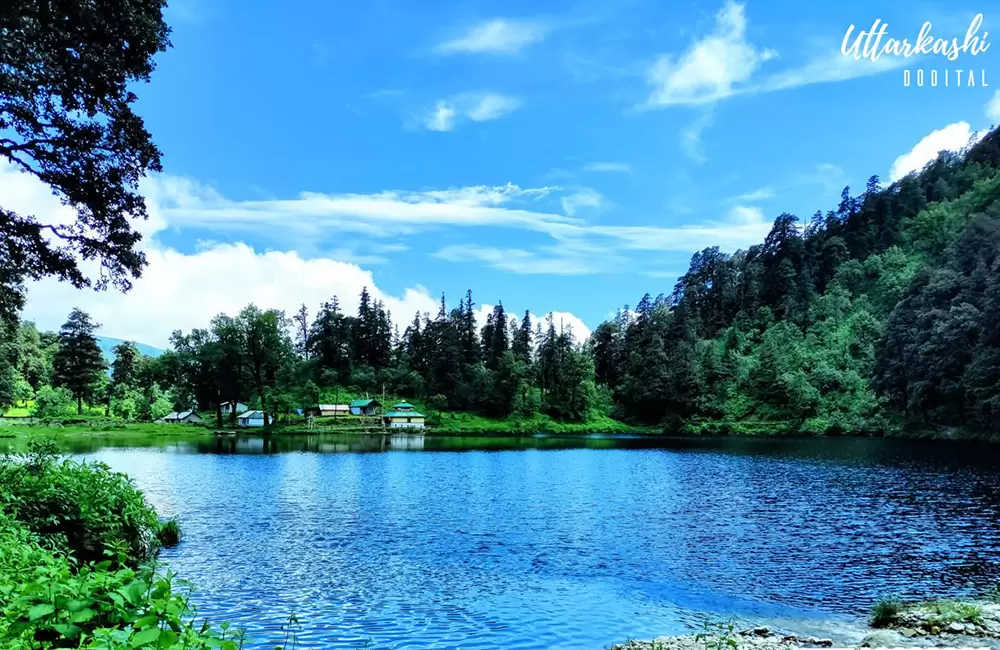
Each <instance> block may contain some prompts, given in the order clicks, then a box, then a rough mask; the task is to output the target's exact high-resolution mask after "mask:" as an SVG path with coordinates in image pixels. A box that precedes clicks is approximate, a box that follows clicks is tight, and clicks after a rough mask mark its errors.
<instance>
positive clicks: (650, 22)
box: [0, 0, 1000, 346]
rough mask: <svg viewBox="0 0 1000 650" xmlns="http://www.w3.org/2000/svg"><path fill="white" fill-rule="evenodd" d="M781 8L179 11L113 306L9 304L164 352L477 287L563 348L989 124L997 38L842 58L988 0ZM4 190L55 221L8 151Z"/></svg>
mask: <svg viewBox="0 0 1000 650" xmlns="http://www.w3.org/2000/svg"><path fill="white" fill-rule="evenodd" d="M794 4H795V5H796V6H795V7H794V8H791V7H792V3H788V2H786V1H782V2H778V1H776V0H749V1H747V2H746V3H737V2H718V1H709V2H670V3H666V2H662V1H661V0H582V1H563V0H553V1H551V2H546V3H537V2H526V1H522V0H515V1H507V2H474V1H463V2H433V3H431V2H414V1H409V2H406V1H403V0H372V1H371V2H361V3H358V2H354V3H347V2H329V1H326V0H304V1H303V2H296V3H286V2H277V1H275V2H270V1H262V0H253V1H250V2H236V1H229V0H174V1H173V2H171V4H170V6H169V7H168V9H167V12H166V18H167V21H168V22H169V24H170V25H171V27H172V29H173V33H172V36H171V40H172V43H173V47H172V48H171V49H170V50H169V51H167V52H166V53H164V54H162V55H159V56H158V58H157V69H156V71H155V72H154V74H153V76H152V80H151V82H150V83H149V84H144V85H140V86H137V87H136V92H137V94H138V95H139V101H138V102H137V105H136V106H137V111H138V112H139V114H140V115H142V116H143V118H144V119H145V121H146V125H147V128H148V129H149V130H150V132H151V133H152V134H153V138H154V141H155V142H156V144H157V145H158V146H159V147H160V149H161V150H162V152H163V173H162V174H156V175H152V176H150V177H148V178H146V179H145V180H144V181H143V183H142V186H141V189H142V191H143V193H144V194H145V196H146V199H147V204H148V206H149V211H150V215H151V216H150V219H149V221H147V222H145V223H143V224H141V227H140V229H141V230H142V232H143V233H144V240H143V243H142V247H143V249H144V250H145V252H146V254H147V256H148V258H149V261H150V264H149V267H148V268H147V269H146V270H145V272H144V274H143V277H142V278H141V279H140V280H138V281H136V283H135V286H134V288H133V289H132V291H131V292H130V293H129V294H127V295H122V294H119V293H115V292H103V293H96V292H91V291H82V292H81V291H76V290H74V289H72V287H70V286H68V285H65V284H59V283H56V282H54V281H51V280H45V281H42V282H40V283H38V284H36V285H32V286H31V288H30V290H29V299H28V305H27V307H26V310H25V313H24V317H25V318H26V319H33V320H35V321H36V322H37V323H38V325H39V326H40V327H42V328H45V329H55V328H58V327H59V325H60V324H61V323H62V322H63V321H64V320H65V317H66V315H67V313H68V312H69V311H70V309H71V308H72V307H74V306H78V307H80V308H82V309H85V310H87V311H89V312H90V313H91V314H92V315H93V316H94V318H95V319H96V320H97V321H99V322H101V323H102V324H103V327H102V329H101V333H103V334H105V335H107V336H114V337H118V338H123V339H133V340H137V341H140V342H143V343H147V344H150V345H155V346H165V345H166V343H167V341H168V339H169V336H170V333H171V331H173V330H175V329H181V330H185V331H187V330H190V329H191V328H194V327H205V326H207V324H208V321H209V320H210V319H211V317H212V316H214V315H215V314H217V313H220V312H226V313H235V312H236V311H238V310H239V309H240V308H241V307H242V306H243V305H245V304H247V303H250V302H253V303H255V304H257V305H258V306H260V307H264V308H268V307H275V308H280V309H285V310H286V311H288V312H289V313H291V312H293V311H295V309H296V308H297V307H298V305H299V304H302V303H304V304H306V305H307V306H308V307H309V308H310V310H312V311H315V308H316V307H317V306H318V305H319V304H320V303H321V302H323V301H325V300H328V299H330V298H331V297H332V296H333V295H338V296H339V298H340V301H341V304H342V305H343V306H344V307H345V309H347V310H348V311H351V310H353V309H355V308H356V305H357V294H358V293H359V292H360V290H361V288H362V287H363V286H367V287H368V289H369V291H370V292H372V293H373V294H374V295H375V296H376V297H377V298H378V299H381V300H383V301H384V302H385V304H386V306H387V307H388V308H389V309H390V310H391V311H392V315H393V319H394V322H397V323H399V324H400V327H401V328H403V327H405V325H406V324H407V323H409V322H410V321H412V320H413V316H414V314H415V313H416V312H417V311H430V312H431V314H432V316H433V314H434V313H436V312H437V305H438V302H439V300H440V296H441V294H442V293H444V294H446V295H447V298H448V301H449V307H450V306H454V305H457V303H458V300H459V298H460V297H462V296H463V295H464V293H465V291H466V290H467V289H471V290H472V292H473V298H474V300H475V302H476V303H477V308H479V309H480V310H481V311H483V312H485V310H488V309H490V308H492V306H493V305H495V304H496V303H497V302H498V301H501V300H502V301H503V304H504V307H505V309H506V310H507V311H508V312H516V313H523V312H524V311H525V310H530V312H531V313H532V314H533V315H535V316H536V317H541V316H543V315H544V314H546V313H549V312H554V313H555V319H556V320H557V322H558V323H561V324H562V325H563V326H564V327H565V326H569V327H572V329H573V332H574V334H576V336H577V338H583V337H585V336H586V335H587V334H588V333H589V331H590V330H591V329H593V328H595V327H596V326H597V325H598V324H599V323H600V322H601V321H602V320H604V319H605V318H607V317H608V316H609V315H611V314H613V313H614V311H615V310H616V309H617V308H619V307H621V306H623V305H635V304H636V303H637V302H638V301H639V299H640V298H641V297H642V295H643V294H644V293H647V292H649V293H650V294H652V295H654V296H655V295H656V294H658V293H669V292H670V291H671V289H672V287H673V284H674V282H675V281H676V279H677V277H678V276H679V275H681V274H683V273H684V272H685V270H686V269H687V266H688V262H689V260H690V258H691V255H692V254H693V253H694V252H696V251H698V250H700V249H702V248H704V247H707V246H713V245H718V246H719V247H721V248H722V249H723V250H725V251H727V252H733V251H735V250H737V249H739V248H746V247H748V246H750V245H752V244H754V243H758V242H760V241H762V240H763V238H764V237H765V236H766V234H767V232H768V230H769V229H770V224H771V222H772V221H773V220H774V218H775V217H777V216H778V215H779V214H781V213H782V212H791V213H793V214H796V215H798V216H799V217H801V218H803V219H808V218H809V216H810V215H811V214H812V213H813V212H815V211H816V210H817V209H822V210H827V209H830V208H834V207H836V205H837V203H838V201H839V196H840V192H841V190H842V189H843V188H844V186H846V185H850V186H851V187H853V188H857V190H858V191H859V190H860V189H861V188H863V187H864V184H865V181H866V180H867V179H868V177H869V176H871V175H873V174H875V175H878V176H879V177H880V178H882V179H883V180H884V181H886V182H888V181H891V180H894V179H896V178H899V177H900V176H902V175H904V174H905V173H907V172H908V171H911V170H914V169H919V168H921V167H922V166H923V165H924V164H925V163H926V162H927V161H929V160H930V159H932V158H933V157H934V156H935V154H936V153H937V152H938V151H940V150H942V149H958V148H961V147H962V146H963V145H965V144H967V143H968V142H969V140H970V138H974V137H976V135H977V134H981V133H982V132H984V130H985V129H988V128H989V127H990V126H991V125H992V124H996V123H1000V65H998V63H997V62H998V61H1000V46H998V47H994V48H992V49H988V50H986V51H984V52H981V53H980V54H978V55H974V56H973V55H971V54H969V53H963V54H962V55H961V56H959V57H958V58H957V60H954V61H950V60H948V59H947V58H945V57H943V56H938V55H934V54H924V55H919V56H911V57H902V56H893V55H891V54H889V55H885V56H881V57H878V58H877V59H876V60H871V59H870V58H861V59H860V60H857V59H855V58H853V57H851V56H845V55H844V54H842V52H841V45H842V42H843V40H844V37H845V32H846V31H847V29H848V27H849V26H851V25H852V24H853V25H856V31H855V34H856V33H857V30H862V29H869V28H870V27H871V25H872V23H873V22H874V21H875V20H876V19H880V20H881V21H883V22H884V23H887V24H888V31H887V34H886V36H887V37H888V36H891V37H894V38H900V39H901V38H907V39H910V40H911V41H912V40H915V39H916V38H917V34H918V32H919V30H920V28H921V25H923V24H924V22H925V21H930V22H931V23H932V31H931V33H932V34H933V36H934V37H942V38H947V39H951V38H954V37H958V38H959V40H960V41H961V40H962V39H964V37H965V34H966V31H967V30H968V29H969V26H970V23H971V22H972V20H973V18H974V16H975V15H976V14H977V13H979V12H984V13H985V15H984V22H983V24H982V26H981V28H980V30H979V32H978V35H979V36H980V37H983V36H984V33H988V32H989V31H990V29H991V28H992V27H993V24H992V21H993V20H994V19H996V18H997V16H1000V14H997V15H996V16H994V15H990V14H989V13H988V12H987V11H986V10H987V9H988V7H987V3H984V2H982V0H978V1H974V2H970V3H968V4H967V3H966V0H957V1H952V2H927V3H924V2H919V1H918V2H913V1H912V0H908V1H906V2H886V1H876V2H872V1H871V0H865V1H861V0H838V1H837V2H827V1H823V2H819V1H818V2H812V3H794ZM986 38H987V39H988V38H989V36H986ZM998 40H1000V34H998ZM917 70H924V71H925V72H924V74H926V75H929V74H930V71H931V70H935V71H936V73H935V74H937V75H939V78H943V76H944V74H945V72H946V71H947V72H948V73H949V75H950V77H949V79H950V83H949V87H943V86H942V85H940V84H939V85H938V86H936V87H930V86H929V84H927V83H925V85H924V86H923V87H917V86H916V84H915V83H914V82H913V80H914V77H913V75H915V74H916V71H917ZM957 70H963V71H965V72H963V76H962V80H963V83H962V85H961V86H958V85H956V83H955V79H954V76H955V74H956V71H957ZM970 70H971V71H972V72H973V73H974V79H975V82H976V85H975V86H974V87H973V86H968V85H967V83H968V82H967V75H968V74H969V71H970ZM904 74H909V75H911V77H910V78H911V84H910V86H909V87H907V86H906V85H905V84H904ZM927 78H929V77H927ZM983 81H985V82H986V85H985V86H984V85H983ZM0 195H2V196H3V200H4V204H5V207H8V208H13V209H16V210H21V211H24V212H27V213H31V214H35V215H36V216H37V217H39V218H40V219H41V220H43V221H59V220H67V219H72V213H71V212H68V211H67V209H66V208H65V207H63V206H61V205H60V204H59V202H58V200H57V199H55V198H54V197H52V196H51V194H50V193H49V192H48V190H47V189H46V188H45V187H43V186H41V185H39V184H38V183H37V182H36V181H34V180H33V179H31V178H30V177H28V176H26V175H23V174H19V173H17V172H16V171H15V170H13V169H11V168H9V167H6V166H3V164H2V163H0Z"/></svg>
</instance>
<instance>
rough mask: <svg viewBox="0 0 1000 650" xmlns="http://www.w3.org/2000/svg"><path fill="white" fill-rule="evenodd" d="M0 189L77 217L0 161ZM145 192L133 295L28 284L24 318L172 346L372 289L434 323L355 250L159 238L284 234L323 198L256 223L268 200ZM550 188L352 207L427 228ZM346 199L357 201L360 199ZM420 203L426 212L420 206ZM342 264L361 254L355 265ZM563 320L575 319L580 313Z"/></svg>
mask: <svg viewBox="0 0 1000 650" xmlns="http://www.w3.org/2000/svg"><path fill="white" fill-rule="evenodd" d="M0 188H2V190H3V195H4V205H5V207H7V208H10V209H13V210H16V211H18V212H20V213H23V214H33V215H35V216H37V217H38V218H39V219H40V220H42V221H43V222H45V223H68V222H71V221H73V219H74V213H73V211H72V210H70V209H69V208H67V207H66V206H63V205H62V204H61V203H60V202H59V200H58V199H57V198H56V197H54V196H53V195H52V194H51V192H49V190H48V188H47V187H45V186H44V185H43V184H42V183H41V182H39V181H38V180H37V179H35V178H33V177H31V176H28V175H26V174H22V173H20V172H18V171H17V170H15V169H13V168H11V167H10V166H9V165H8V164H7V163H2V162H0ZM141 189H142V191H143V194H144V195H145V196H146V197H147V207H148V211H149V217H150V218H149V220H147V221H145V222H139V223H137V225H138V226H139V229H140V231H141V232H142V233H143V241H142V243H141V248H142V250H143V252H145V254H146V256H147V259H148V261H149V265H148V266H147V267H146V268H145V269H144V271H143V274H142V277H141V278H139V279H138V280H136V281H135V282H134V285H133V288H132V290H131V291H130V292H128V293H126V294H122V293H119V292H117V291H113V290H112V291H103V292H96V291H90V290H83V291H80V290H77V289H74V288H73V287H72V286H71V285H69V284H66V283H61V282H58V281H56V280H54V279H52V278H47V279H45V280H43V281H41V282H35V283H32V284H31V285H30V286H29V291H28V301H27V305H26V307H25V310H24V314H23V317H24V318H25V319H29V320H34V321H35V322H36V323H37V324H38V325H39V327H41V328H43V329H58V327H59V326H60V325H61V324H62V323H63V321H65V319H66V315H67V314H68V313H69V311H70V309H72V308H73V307H80V308H81V309H84V310H85V311H87V312H89V313H90V314H91V315H92V316H93V317H94V319H95V321H96V322H99V323H103V328H102V330H101V333H102V334H105V335H108V336H114V337H118V338H122V339H127V340H128V339H131V340H136V341H139V342H142V343H146V344H149V345H154V346H158V347H166V346H167V344H168V341H169V338H170V334H171V332H172V331H174V330H176V329H181V330H184V331H189V330H191V329H193V328H196V327H206V326H207V325H208V323H209V321H210V320H211V318H212V317H213V316H215V315H217V314H219V313H229V314H234V313H236V312H237V311H239V310H240V309H241V308H243V307H244V306H246V305H247V304H248V303H251V302H253V303H255V304H256V305H258V306H259V307H262V308H277V309H283V310H285V311H286V312H288V313H291V312H293V311H295V310H296V309H298V307H299V305H301V304H305V305H307V306H308V307H309V308H310V309H315V308H316V306H317V305H319V304H320V303H322V302H323V301H326V300H329V299H330V298H331V297H332V296H334V295H336V296H338V297H339V299H340V303H341V306H342V308H343V309H344V310H345V311H347V312H351V311H354V310H355V309H356V308H357V301H358V295H359V294H360V292H361V289H362V287H367V288H368V291H369V293H371V295H372V297H373V298H374V299H375V300H381V301H383V302H384V303H385V305H386V307H387V308H388V309H389V310H390V311H391V312H392V314H393V319H394V320H395V321H396V322H401V323H405V322H408V321H409V320H410V319H412V317H413V314H414V313H416V312H418V311H419V312H430V313H431V315H432V316H433V314H435V313H436V312H437V305H438V298H437V297H436V296H433V297H432V295H431V293H430V292H429V291H428V290H427V289H426V288H425V287H423V286H421V285H419V284H415V285H413V286H411V287H407V288H405V289H403V290H402V291H401V292H399V293H395V294H393V293H389V292H386V291H384V290H382V289H381V288H380V287H379V286H378V284H377V283H376V281H375V277H374V275H373V274H372V272H371V271H369V270H366V269H364V268H363V267H362V266H361V264H363V263H366V262H367V263H373V262H375V261H378V260H374V259H367V260H365V259H362V258H359V257H358V256H354V255H353V254H352V253H350V252H349V251H344V250H333V251H330V252H328V253H327V254H326V255H324V256H321V257H313V258H310V257H306V256H304V255H302V254H301V253H300V252H298V251H296V250H266V251H262V250H258V249H255V248H254V247H253V246H251V245H249V244H247V243H245V242H235V243H220V242H199V245H198V246H197V248H196V250H195V251H193V252H189V253H188V252H182V251H179V250H177V249H175V248H173V247H171V246H168V245H166V244H164V243H163V242H162V241H161V240H160V239H159V237H158V235H159V234H160V233H161V232H164V231H167V230H170V229H174V228H183V227H186V226H189V225H192V224H195V223H214V224H217V225H218V224H232V223H234V221H232V220H233V219H235V220H236V221H235V223H242V224H243V225H244V226H248V228H247V229H248V230H253V229H254V228H256V227H257V226H260V225H264V224H265V222H266V223H267V224H270V225H273V226H274V227H276V228H278V227H281V224H282V223H284V224H285V225H286V226H287V224H288V223H290V222H291V221H292V220H289V219H288V218H287V217H288V215H289V214H303V213H305V214H309V213H313V214H315V212H314V211H315V210H316V209H317V205H316V204H315V203H314V201H315V196H313V197H308V196H305V197H303V198H301V199H300V203H299V204H298V206H297V209H286V208H287V206H285V208H282V209H279V210H278V211H276V212H271V213H268V215H267V216H266V217H263V218H260V219H257V218H256V217H257V216H259V215H260V211H261V210H262V209H263V208H262V204H267V203H269V202H259V203H258V204H255V202H249V203H246V202H237V201H230V200H227V199H225V198H224V197H222V196H221V195H219V194H218V193H217V192H215V191H214V190H213V189H212V188H210V187H207V186H204V185H201V184H198V183H194V182H192V181H190V180H186V179H181V178H176V177H172V176H167V175H160V176H156V177H154V178H148V179H145V180H144V181H143V183H142V188H141ZM549 191H550V190H549V189H548V188H538V189H530V190H521V189H520V188H518V187H517V186H514V185H506V186H499V187H470V188H459V189H454V190H443V191H440V192H437V193H434V194H433V195H432V194H430V193H428V194H423V195H405V196H403V195H400V196H398V197H396V198H395V199H392V200H390V199H387V198H385V197H382V198H379V199H376V200H375V204H374V205H368V206H361V205H360V204H358V203H355V204H354V206H355V207H362V210H361V211H362V212H363V213H364V212H366V210H368V209H373V210H376V211H377V210H378V207H376V206H386V205H393V203H394V201H395V203H396V204H397V207H402V208H403V209H404V210H405V209H407V207H406V206H410V208H416V209H417V213H416V214H415V215H407V216H406V217H404V222H405V220H406V219H410V218H412V219H415V220H416V221H418V222H419V221H420V218H419V216H418V215H419V212H420V210H421V209H430V210H431V211H432V212H433V211H434V210H435V209H440V208H435V207H434V206H449V210H462V209H471V210H473V211H475V210H476V209H482V206H489V205H498V204H503V203H506V202H508V201H512V200H515V198H516V199H517V200H528V201H531V200H536V199H537V198H538V197H540V196H545V195H547V194H548V193H549ZM417 197H419V198H417ZM345 200H347V201H348V202H350V201H351V200H352V199H345ZM278 203H279V204H280V202H278ZM291 203H296V202H295V201H293V202H291ZM363 203H364V202H363V201H362V202H361V204H363ZM421 203H423V204H424V208H420V204H421ZM477 206H478V207H477ZM447 212H448V210H446V211H445V212H442V213H439V214H438V217H439V218H444V219H445V221H448V220H450V219H452V218H453V217H452V216H448V215H447ZM369 216H370V214H369ZM397 216H398V215H397ZM206 217H207V219H206ZM248 217H253V218H250V219H247V218H248ZM474 218H475V217H474ZM551 218H552V219H553V221H554V222H555V223H560V222H561V221H563V220H564V218H563V217H561V216H559V215H551ZM306 219H308V217H306ZM488 220H489V219H487V221H488ZM306 230H307V231H308V228H307V229H306ZM374 249H375V250H378V251H380V252H381V253H385V254H389V253H392V252H398V251H399V250H401V249H405V246H403V245H401V244H398V243H393V242H389V243H385V244H381V245H376V246H375V247H374ZM341 257H348V258H351V257H353V261H352V260H345V259H340V258H341ZM84 270H85V271H86V272H88V273H97V272H98V269H97V268H96V267H95V265H93V264H91V263H84ZM472 289H473V290H475V287H472ZM565 317H566V318H567V319H569V318H572V319H576V317H575V316H573V315H572V314H566V315H565ZM576 320H577V321H579V319H576ZM580 322H581V323H582V321H580ZM585 329H586V328H585V326H584V327H581V330H585Z"/></svg>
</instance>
